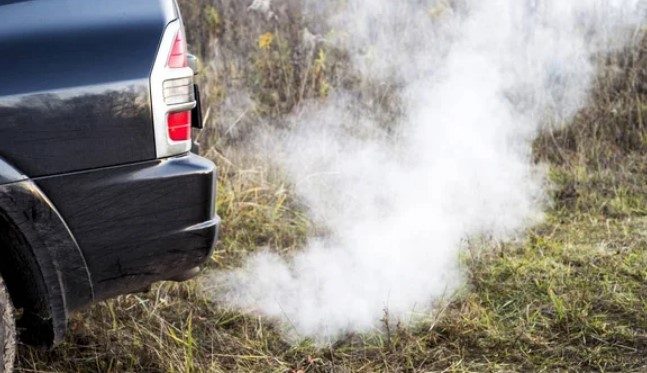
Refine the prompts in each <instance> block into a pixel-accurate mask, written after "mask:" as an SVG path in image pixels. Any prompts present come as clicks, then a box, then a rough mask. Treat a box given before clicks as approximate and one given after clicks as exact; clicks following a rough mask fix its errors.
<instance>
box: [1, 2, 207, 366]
mask: <svg viewBox="0 0 647 373" xmlns="http://www.w3.org/2000/svg"><path fill="white" fill-rule="evenodd" d="M192 62H194V61H193V58H192V56H190V55H189V54H188V53H187V45H186V41H185V33H184V25H183V23H182V19H181V17H180V13H179V10H178V7H177V4H176V3H175V1H174V0H30V1H25V0H19V1H16V0H10V1H6V0H0V371H2V369H3V368H4V369H5V370H10V369H11V364H12V360H13V359H12V356H11V355H12V354H13V352H12V351H13V348H14V343H15V342H14V336H15V330H16V328H15V327H14V322H13V319H14V312H13V310H14V309H16V310H19V311H17V312H15V314H19V315H20V317H19V320H18V323H17V325H18V327H17V329H18V330H19V331H20V336H21V337H22V338H23V339H24V340H25V341H27V342H29V343H36V344H41V345H50V346H51V345H54V344H56V343H57V342H59V341H61V339H62V338H63V336H64V333H65V332H66V328H67V321H68V317H69V315H70V313H71V312H73V311H76V310H79V309H81V308H83V307H85V306H87V305H89V304H91V303H93V302H97V301H101V300H104V299H107V298H111V297H114V296H117V295H120V294H126V293H131V292H138V291H142V290H144V289H146V288H147V287H148V286H150V284H151V283H154V282H156V281H163V280H184V279H187V278H190V277H191V276H192V275H194V274H196V273H197V269H198V268H199V266H200V265H201V264H202V263H203V262H204V261H205V260H206V259H207V258H209V257H210V255H211V252H212V250H213V247H214V243H215V240H216V237H217V232H218V226H219V218H218V216H217V215H216V213H215V206H214V205H215V196H214V193H215V192H214V183H215V178H216V176H215V175H216V170H215V167H214V164H213V163H212V162H210V161H209V160H206V159H204V158H201V157H199V156H197V155H195V154H194V153H193V152H192V149H193V150H195V144H194V143H193V141H192V137H191V134H192V130H191V129H192V128H194V131H193V132H195V129H196V128H199V127H200V126H201V118H200V107H199V94H198V91H197V87H196V86H195V84H194V73H195V70H196V69H195V66H193V63H192ZM192 66H193V68H192Z"/></svg>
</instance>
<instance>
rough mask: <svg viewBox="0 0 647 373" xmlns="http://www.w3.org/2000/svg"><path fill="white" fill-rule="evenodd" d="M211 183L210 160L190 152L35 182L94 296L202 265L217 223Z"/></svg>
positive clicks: (136, 287) (131, 288)
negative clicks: (71, 240) (67, 234)
mask: <svg viewBox="0 0 647 373" xmlns="http://www.w3.org/2000/svg"><path fill="white" fill-rule="evenodd" d="M214 183H215V166H214V165H213V163H212V162H211V161H208V160H206V159H204V158H201V157H198V156H196V155H194V154H189V155H186V156H181V157H175V158H168V159H164V160H154V161H149V162H143V163H139V164H133V165H127V166H118V167H110V168H104V169H100V170H92V171H87V172H78V173H72V174H65V175H57V176H53V177H44V178H38V179H36V184H38V186H39V187H40V188H41V189H42V190H43V191H44V192H45V193H46V194H47V196H49V198H51V200H52V201H53V203H54V204H55V205H56V206H57V208H58V209H59V211H60V212H61V215H62V216H63V217H64V218H65V221H66V222H67V224H68V225H69V227H70V230H71V231H72V233H73V235H74V237H75V238H76V240H77V242H78V243H79V247H81V250H82V251H83V254H84V256H85V258H86V261H87V263H88V267H89V269H90V273H92V279H93V285H94V289H95V299H96V300H101V299H106V298H109V297H112V296H114V295H118V294H124V293H128V292H133V291H137V290H140V289H141V288H142V286H146V285H148V284H150V283H152V282H155V281H160V280H167V279H170V278H173V277H174V276H176V275H178V274H181V273H182V272H183V271H186V270H187V269H190V268H193V267H196V266H199V265H200V264H201V263H202V262H204V261H205V260H206V259H207V258H208V257H209V255H210V254H211V251H212V249H213V246H214V243H215V242H214V240H215V237H216V233H217V228H218V223H219V219H218V218H217V216H216V215H215V201H214V200H213V198H214V195H215V190H214V188H215V187H214ZM68 185H74V188H69V187H67V186H68Z"/></svg>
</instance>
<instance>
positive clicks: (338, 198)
mask: <svg viewBox="0 0 647 373" xmlns="http://www.w3.org/2000/svg"><path fill="white" fill-rule="evenodd" d="M266 3H267V4H268V7H269V9H271V7H272V6H274V5H275V4H271V3H269V2H266ZM303 11H304V12H306V18H307V19H313V20H317V21H316V22H321V24H315V25H312V27H311V28H310V29H311V30H316V31H317V32H321V30H324V31H327V32H326V33H325V36H324V37H323V39H325V42H326V43H330V44H332V45H333V46H335V47H336V48H340V49H343V50H345V51H347V52H348V53H349V54H350V56H351V61H352V64H353V66H354V68H355V69H356V70H357V71H359V72H360V73H361V75H362V76H363V77H364V78H365V79H367V80H371V81H374V82H380V83H383V84H384V85H388V86H389V87H394V89H393V90H394V91H395V92H396V93H395V94H397V96H398V99H399V102H400V106H401V107H400V111H401V115H400V116H399V117H398V119H396V120H395V122H394V123H389V124H388V128H385V126H384V123H382V122H381V121H380V120H379V118H376V114H375V113H373V112H368V111H366V110H364V109H362V107H361V106H360V105H358V104H357V99H356V95H354V94H353V93H351V92H341V91H337V92H336V93H334V94H332V95H331V96H330V97H329V98H328V99H327V101H325V102H313V103H309V104H305V105H302V106H301V107H299V108H298V110H296V112H295V113H294V114H292V115H291V116H290V118H288V120H289V121H290V122H291V123H293V126H292V128H294V129H293V130H290V131H287V132H286V133H281V135H280V136H277V135H276V134H273V135H271V136H270V137H265V138H264V139H263V140H262V141H261V142H260V144H262V146H263V147H264V148H265V149H268V152H269V154H268V157H270V158H273V160H274V161H276V162H278V163H279V164H280V165H281V167H282V168H283V169H284V170H285V172H286V173H287V175H288V176H289V178H290V180H291V182H293V184H294V185H295V189H296V192H297V194H298V196H299V197H300V199H301V200H302V201H303V202H304V204H305V205H306V206H307V207H308V212H309V213H310V214H311V217H312V219H313V221H315V222H316V223H317V224H319V225H321V226H325V227H326V228H327V230H328V232H329V234H328V235H326V236H325V237H313V238H311V239H310V240H309V242H308V244H307V247H305V248H303V250H302V251H300V252H298V253H296V254H294V255H292V256H291V257H289V258H283V257H280V256H278V255H276V254H273V253H270V252H267V251H262V252H260V253H258V254H256V255H253V256H252V257H251V258H249V259H248V260H247V262H246V263H245V264H244V265H243V267H242V268H240V269H237V270H234V271H231V272H225V273H216V274H212V275H210V276H209V278H208V279H206V281H207V283H208V284H209V287H210V288H212V289H214V290H213V291H214V292H215V293H216V295H215V297H216V299H217V300H218V301H219V302H223V303H224V304H225V305H226V306H230V307H234V308H237V309H241V310H244V311H247V312H253V313H258V314H260V315H263V316H266V317H268V318H270V319H273V320H275V321H277V322H278V323H279V324H280V325H281V326H282V327H283V330H284V331H285V333H286V336H287V337H289V338H290V339H293V340H299V339H302V338H312V339H313V340H315V341H317V342H322V343H325V342H331V341H333V340H334V339H335V338H337V337H339V336H341V335H343V334H344V333H348V332H365V331H369V330H372V329H374V328H379V326H380V324H381V320H382V319H383V317H384V316H385V311H386V312H388V315H389V318H390V319H392V320H398V321H403V322H407V321H409V320H415V319H416V317H418V316H416V315H421V314H422V315H424V314H429V313H430V312H433V307H434V304H435V302H436V301H438V300H439V299H443V298H445V297H448V296H451V295H452V294H453V293H454V292H455V291H456V290H458V289H460V288H461V286H463V284H464V281H463V274H462V270H461V265H460V260H459V254H460V252H461V248H462V247H464V242H465V239H467V238H470V237H475V236H483V235H485V236H487V237H493V238H495V239H509V238H513V237H516V236H517V235H519V234H520V233H522V232H523V230H524V229H525V228H527V227H529V226H530V225H532V224H535V223H537V222H538V221H540V219H541V216H542V209H543V208H544V207H545V204H546V196H545V193H544V189H545V188H544V187H545V177H544V172H543V171H542V167H541V166H540V165H536V164H533V162H532V157H531V144H532V140H533V138H534V137H535V135H536V134H537V132H538V131H539V130H540V129H541V127H542V126H543V125H545V124H546V123H564V122H567V121H568V119H569V118H570V117H571V116H572V115H574V113H575V112H576V111H577V110H578V109H579V108H581V107H582V106H583V105H584V104H585V103H586V100H587V91H588V89H589V86H590V85H591V82H592V80H593V79H594V78H595V61H594V60H595V57H596V56H598V55H600V54H604V53H608V52H610V51H612V50H613V49H615V48H619V47H622V45H623V44H624V43H625V42H626V41H627V40H629V38H631V37H636V35H635V33H636V30H637V27H638V26H639V25H640V23H641V22H643V21H644V18H645V12H646V8H645V3H644V2H641V1H638V0H578V1H563V0H493V1H481V0H459V1H444V0H437V1H426V0H401V1H394V0H371V1H366V0H348V1H343V2H342V1H336V0H319V1H314V0H304V3H303ZM308 17H309V18H308ZM313 22H314V21H313ZM304 33H305V32H304ZM307 34H308V36H310V37H312V34H310V33H309V32H308V33H307Z"/></svg>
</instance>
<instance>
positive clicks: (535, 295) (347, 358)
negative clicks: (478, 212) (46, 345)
mask: <svg viewBox="0 0 647 373" xmlns="http://www.w3.org/2000/svg"><path fill="white" fill-rule="evenodd" d="M643 207H644V206H643ZM227 241H228V240H227V239H225V245H226V244H227V243H226V242H227ZM220 255H225V254H220ZM475 255H476V254H475ZM233 257H234V259H233V260H236V259H235V257H236V255H233ZM218 258H219V259H218V260H225V259H223V258H221V257H220V256H219V257H218ZM466 261H467V263H468V268H469V276H468V277H469V286H468V289H466V290H465V291H464V292H463V293H462V294H460V295H458V296H457V297H456V299H454V300H452V301H451V302H450V303H449V304H447V305H446V306H445V307H444V308H442V309H441V310H439V312H438V313H437V314H436V315H429V317H428V320H426V321H425V322H422V323H420V324H418V325H415V326H412V327H402V326H399V325H397V324H396V325H389V328H385V330H382V331H375V332H374V333H370V334H367V335H349V336H347V338H346V339H345V340H343V341H341V342H339V343H337V344H336V345H335V346H333V347H330V348H324V349H316V348H315V347H313V346H312V345H310V344H308V343H303V344H302V345H299V346H290V345H288V344H286V343H284V342H283V341H282V340H281V337H280V335H279V334H277V331H276V329H275V328H274V327H273V326H272V325H271V324H269V323H267V322H266V321H265V320H263V319H261V318H257V317H251V316H245V315H241V314H238V313H234V312H229V311H225V310H220V309H218V307H217V305H216V304H213V303H212V302H211V301H210V300H209V299H208V296H207V295H205V294H204V293H203V292H201V291H199V290H198V289H197V286H198V285H197V284H196V283H195V282H190V283H187V284H162V285H158V286H156V287H154V289H153V291H152V292H151V293H149V294H146V295H129V296H124V297H121V298H119V299H117V300H112V301H108V302H106V303H103V304H99V305H96V306H94V307H93V308H92V309H91V310H89V311H88V312H86V313H84V314H80V315H77V316H76V317H75V318H74V320H73V322H72V327H71V333H70V336H69V337H68V339H67V341H66V342H65V343H64V344H63V345H62V346H60V347H58V348H57V349H56V350H54V351H53V352H45V351H38V350H35V349H31V348H26V347H23V348H21V351H20V354H21V357H20V369H22V370H23V371H94V370H100V371H124V370H129V371H182V372H189V371H205V370H212V371H228V370H245V371H259V370H263V371H265V370H274V371H289V370H295V371H298V370H305V371H327V370H332V369H333V368H341V367H344V368H345V369H348V370H351V371H381V370H445V369H449V370H452V371H484V370H485V371H501V370H528V369H532V370H545V371H553V370H556V369H564V370H613V371H619V370H621V371H631V370H635V371H638V370H640V369H641V368H642V369H645V368H647V365H646V364H647V360H646V356H645V352H647V217H645V216H637V215H630V216H627V217H625V218H622V219H616V218H601V217H595V216H591V215H585V214H579V215H572V216H569V215H565V214H560V216H557V215H555V214H551V215H550V216H549V217H548V221H547V222H546V223H545V224H543V225H542V226H540V227H537V228H535V229H534V230H532V231H531V232H529V237H528V238H527V239H526V240H525V242H523V243H518V244H501V245H499V246H498V247H496V248H494V249H492V250H489V251H486V252H480V254H478V258H474V257H468V258H466ZM387 330H388V331H387Z"/></svg>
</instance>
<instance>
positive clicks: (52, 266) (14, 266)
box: [0, 158, 94, 346]
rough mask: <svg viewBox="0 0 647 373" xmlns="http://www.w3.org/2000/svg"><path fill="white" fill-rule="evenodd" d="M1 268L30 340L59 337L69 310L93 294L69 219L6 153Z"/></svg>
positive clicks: (0, 183) (1, 167)
mask: <svg viewBox="0 0 647 373" xmlns="http://www.w3.org/2000/svg"><path fill="white" fill-rule="evenodd" d="M12 169H13V170H12ZM0 273H2V275H3V277H5V282H6V284H7V287H8V289H9V292H10V295H11V297H12V299H13V301H14V303H16V305H17V306H18V307H21V308H22V309H23V313H22V317H21V318H20V320H19V327H20V328H21V329H22V330H24V332H23V333H22V337H23V338H24V339H25V341H26V342H28V343H33V344H39V345H46V346H52V345H55V344H56V343H58V342H60V341H61V340H62V339H63V337H64V335H65V331H66V329H67V321H68V316H69V312H71V311H73V310H75V309H78V308H80V307H82V306H84V305H87V304H89V303H90V302H91V301H92V299H93V298H94V294H93V288H92V282H91V280H90V274H89V272H88V269H87V265H86V264H85V259H84V258H83V255H82V253H81V250H80V249H79V247H78V245H77V243H76V241H75V240H74V237H73V235H72V234H71V232H70V230H69V229H68V227H67V225H66V224H65V221H64V220H63V218H62V217H61V215H60V214H59V213H58V211H57V210H56V208H55V207H54V205H53V204H52V203H51V202H50V201H49V199H48V198H47V197H46V196H45V195H44V194H43V192H42V191H41V190H40V189H39V188H38V186H37V185H36V184H35V183H34V182H33V181H32V180H29V179H28V178H26V177H25V176H24V175H23V174H22V173H20V172H18V171H17V170H16V169H15V168H12V167H11V166H10V165H9V164H8V163H7V162H6V161H4V160H2V159H1V158H0Z"/></svg>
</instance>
